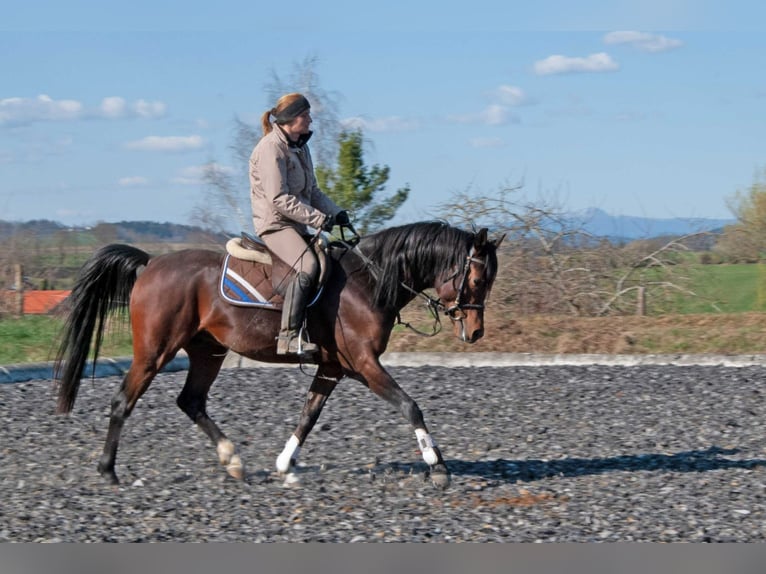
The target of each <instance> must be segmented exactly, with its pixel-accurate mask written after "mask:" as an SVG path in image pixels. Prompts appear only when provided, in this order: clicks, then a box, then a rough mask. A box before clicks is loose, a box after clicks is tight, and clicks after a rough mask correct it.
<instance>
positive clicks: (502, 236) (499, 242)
mask: <svg viewBox="0 0 766 574" xmlns="http://www.w3.org/2000/svg"><path fill="white" fill-rule="evenodd" d="M503 239H505V233H503V234H502V235H501V236H500V237H498V238H497V239H494V240H493V241H492V243H494V244H495V249H497V248H498V247H500V244H501V243H502V242H503Z"/></svg>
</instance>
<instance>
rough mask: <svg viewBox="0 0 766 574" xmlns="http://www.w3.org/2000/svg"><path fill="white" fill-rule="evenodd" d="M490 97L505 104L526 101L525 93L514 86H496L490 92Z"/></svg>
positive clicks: (511, 104)
mask: <svg viewBox="0 0 766 574" xmlns="http://www.w3.org/2000/svg"><path fill="white" fill-rule="evenodd" d="M490 97H492V99H494V100H496V101H498V102H500V103H501V104H504V105H506V106H521V105H523V104H525V103H526V102H527V95H526V94H525V93H524V91H523V90H522V89H521V88H517V87H516V86H507V85H503V86H498V87H497V88H495V89H494V90H492V92H490Z"/></svg>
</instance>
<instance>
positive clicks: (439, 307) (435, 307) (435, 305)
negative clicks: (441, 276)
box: [396, 246, 487, 340]
mask: <svg viewBox="0 0 766 574" xmlns="http://www.w3.org/2000/svg"><path fill="white" fill-rule="evenodd" d="M475 252H476V248H475V247H473V246H471V249H470V251H469V252H468V255H466V258H465V263H464V264H463V268H462V270H461V269H460V268H458V269H457V270H456V271H455V272H454V273H453V274H452V275H450V276H449V277H447V278H446V279H445V280H444V282H445V283H446V282H447V281H453V283H454V280H455V279H456V278H457V276H458V275H461V271H462V275H461V277H460V283H459V284H458V286H457V288H456V289H455V290H456V292H457V296H456V297H455V301H454V303H452V305H450V306H449V307H448V306H447V305H445V304H444V303H443V302H442V301H441V299H434V298H433V297H430V296H429V295H426V294H425V293H423V292H422V291H416V290H415V289H413V288H412V287H410V286H409V285H407V284H405V283H401V286H402V287H404V288H405V289H406V290H407V291H410V292H411V293H414V294H415V295H417V296H418V297H421V298H423V299H425V301H426V307H427V308H428V311H429V312H430V313H431V316H432V317H433V318H434V326H433V328H432V330H431V332H430V333H424V332H423V331H420V330H418V329H417V328H415V327H413V326H412V325H411V324H410V323H407V322H405V321H402V317H401V314H399V313H397V316H396V321H397V323H396V324H397V325H404V326H405V327H407V328H408V329H410V330H411V331H413V332H415V333H417V334H418V335H422V336H424V337H433V336H434V335H436V334H437V333H439V332H440V331H441V329H442V324H441V319H440V318H439V313H440V312H442V313H444V314H445V315H446V316H447V317H449V318H450V321H452V323H453V324H455V323H459V324H460V337H461V339H463V340H465V338H466V333H465V324H464V323H463V321H464V319H465V318H466V314H465V312H464V311H465V310H466V309H475V310H482V311H483V310H484V303H463V298H464V295H463V291H464V290H465V283H466V281H467V280H468V276H469V275H470V273H471V263H476V264H477V265H482V266H484V267H486V266H487V261H486V259H479V258H477V257H474V253H475Z"/></svg>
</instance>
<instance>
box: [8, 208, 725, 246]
mask: <svg viewBox="0 0 766 574" xmlns="http://www.w3.org/2000/svg"><path fill="white" fill-rule="evenodd" d="M571 219H572V225H574V226H576V227H578V228H582V229H583V230H584V231H587V232H588V233H590V234H591V235H593V236H595V237H605V238H608V239H610V240H627V241H631V240H635V239H649V238H653V237H666V236H680V235H687V234H689V233H695V232H699V231H718V230H720V229H721V228H722V227H724V226H726V225H729V224H731V223H734V220H733V219H704V218H691V217H690V218H681V217H676V218H672V219H657V218H650V217H636V216H631V215H609V214H608V213H606V212H605V211H603V210H601V209H598V208H591V209H587V210H585V211H583V212H581V213H577V214H574V215H573V216H572V218H571ZM73 230H74V231H80V232H85V231H87V232H91V233H93V234H94V235H96V236H98V237H100V238H102V239H104V238H105V239H107V240H108V241H109V242H120V243H200V242H210V241H211V240H212V241H214V242H216V243H225V242H226V240H227V239H228V238H229V237H227V236H224V235H222V234H214V233H211V232H208V231H206V230H204V229H202V228H200V227H195V226H192V225H182V224H178V223H167V222H166V223H158V222H155V221H120V222H118V223H99V224H97V225H95V226H93V227H68V226H65V225H62V224H61V223H57V222H55V221H48V220H34V221H26V222H8V221H1V220H0V241H3V240H5V239H7V238H9V237H12V236H14V235H16V236H26V237H37V238H48V237H50V238H53V237H54V236H56V235H57V234H61V233H64V232H67V231H73Z"/></svg>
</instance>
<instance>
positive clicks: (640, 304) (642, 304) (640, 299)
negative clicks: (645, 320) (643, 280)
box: [636, 285, 646, 317]
mask: <svg viewBox="0 0 766 574" xmlns="http://www.w3.org/2000/svg"><path fill="white" fill-rule="evenodd" d="M636 315H638V316H639V317H643V316H644V315H646V287H644V286H643V285H640V286H639V287H638V289H637V292H636Z"/></svg>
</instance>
